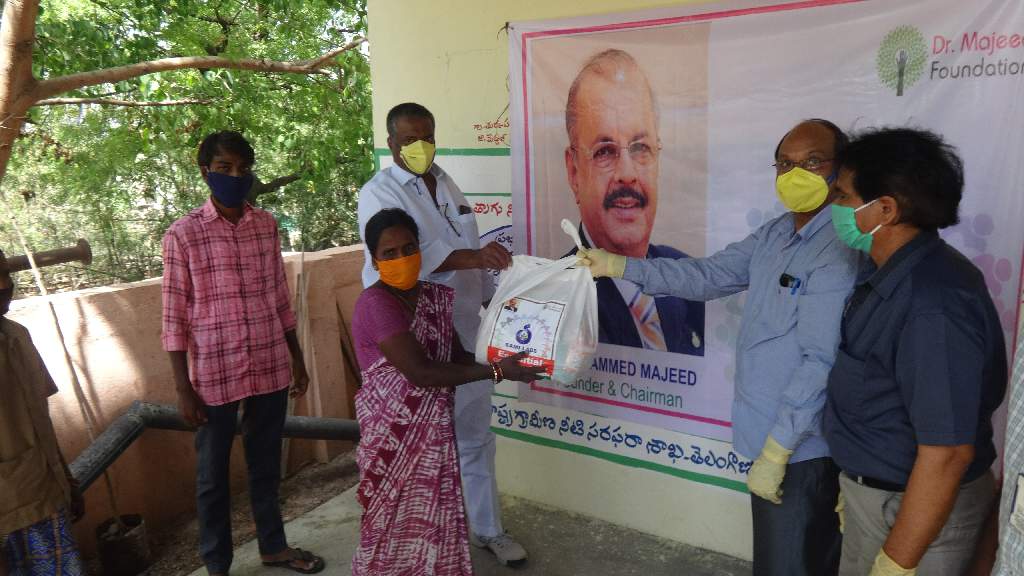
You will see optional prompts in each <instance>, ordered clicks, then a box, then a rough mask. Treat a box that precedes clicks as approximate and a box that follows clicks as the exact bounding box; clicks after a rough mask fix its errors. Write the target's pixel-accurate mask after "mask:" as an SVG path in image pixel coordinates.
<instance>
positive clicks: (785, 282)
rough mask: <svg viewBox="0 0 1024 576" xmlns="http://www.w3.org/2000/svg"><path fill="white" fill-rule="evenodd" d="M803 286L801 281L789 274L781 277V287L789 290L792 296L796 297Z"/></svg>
mask: <svg viewBox="0 0 1024 576" xmlns="http://www.w3.org/2000/svg"><path fill="white" fill-rule="evenodd" d="M802 284H803V281H801V280H800V279H799V278H797V277H796V276H790V275H789V274H785V273H783V274H782V276H779V286H782V287H783V288H789V295H790V296H796V294H797V292H799V290H800V286H801V285H802Z"/></svg>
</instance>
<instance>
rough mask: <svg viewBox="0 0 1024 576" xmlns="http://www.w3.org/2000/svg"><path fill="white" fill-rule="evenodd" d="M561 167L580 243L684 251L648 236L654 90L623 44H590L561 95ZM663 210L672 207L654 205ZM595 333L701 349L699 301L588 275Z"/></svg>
mask: <svg viewBox="0 0 1024 576" xmlns="http://www.w3.org/2000/svg"><path fill="white" fill-rule="evenodd" d="M565 130H566V137H567V138H568V144H567V146H566V147H565V150H564V160H565V173H566V178H567V182H568V184H569V187H570V189H571V191H572V197H573V199H574V201H575V204H576V206H577V207H578V211H579V216H578V221H579V227H580V237H581V238H582V240H583V242H584V245H585V246H587V247H596V248H603V249H605V250H608V251H610V252H614V253H616V254H622V255H626V256H631V257H634V258H687V257H689V256H688V255H687V254H686V253H685V252H683V251H681V250H679V249H677V248H674V247H672V246H670V245H667V244H660V243H655V242H652V237H651V236H652V232H653V229H654V223H655V219H656V217H657V214H658V200H659V194H658V190H659V168H660V160H661V151H662V141H661V138H660V134H659V132H660V130H659V111H658V103H657V100H656V97H655V93H654V91H653V89H652V86H651V83H650V81H649V80H648V78H647V75H646V73H645V72H644V70H643V68H642V67H641V65H640V64H639V63H638V62H637V60H636V59H635V58H634V57H633V56H632V55H631V54H630V53H629V52H627V51H625V50H621V49H618V48H607V49H604V50H601V51H598V52H597V53H595V54H593V55H592V56H591V57H590V58H589V59H588V60H587V61H586V62H585V63H584V64H583V66H582V67H581V68H580V70H579V72H578V73H577V74H576V76H575V78H574V79H573V82H572V84H571V85H570V87H569V90H568V94H567V97H566V104H565ZM662 217H663V218H666V219H671V218H672V215H671V214H669V215H663V216H662ZM597 291H598V301H599V330H600V333H599V339H600V341H601V342H602V343H606V344H616V345H620V346H630V347H634V348H643V349H646V350H654V351H664V352H672V353H679V354H690V355H695V356H703V354H704V303H703V302H696V301H689V300H684V299H682V298H675V297H658V298H655V297H653V296H650V295H647V294H644V293H643V292H642V291H641V290H640V288H639V287H638V286H636V285H635V284H633V283H631V282H629V281H626V280H622V279H610V278H600V279H598V280H597Z"/></svg>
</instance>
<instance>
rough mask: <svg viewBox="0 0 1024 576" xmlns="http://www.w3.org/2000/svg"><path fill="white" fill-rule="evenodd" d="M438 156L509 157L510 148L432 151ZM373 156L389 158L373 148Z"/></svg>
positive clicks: (388, 153)
mask: <svg viewBox="0 0 1024 576" xmlns="http://www.w3.org/2000/svg"><path fill="white" fill-rule="evenodd" d="M434 153H435V154H437V155H438V156H511V155H512V149H511V148H438V149H437V150H435V151H434ZM373 155H374V156H390V155H391V150H388V149H387V148H374V149H373Z"/></svg>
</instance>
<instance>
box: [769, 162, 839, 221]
mask: <svg viewBox="0 0 1024 576" xmlns="http://www.w3.org/2000/svg"><path fill="white" fill-rule="evenodd" d="M775 191H776V192H777V193H778V194H779V200H780V201H781V202H782V205H783V206H785V207H786V209H787V210H790V211H791V212H811V211H812V210H817V209H818V208H820V207H821V205H822V204H824V203H825V199H826V198H828V182H826V181H825V179H824V178H822V177H821V176H818V175H817V174H815V173H814V172H808V171H807V170H804V169H803V168H801V167H799V166H794V167H793V169H792V170H790V171H789V172H786V173H785V174H782V175H781V176H779V177H778V178H776V179H775Z"/></svg>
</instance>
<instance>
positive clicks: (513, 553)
mask: <svg viewBox="0 0 1024 576" xmlns="http://www.w3.org/2000/svg"><path fill="white" fill-rule="evenodd" d="M469 543H470V544H472V545H473V546H476V547H477V548H486V549H487V550H490V551H491V552H492V553H493V554H494V557H495V558H496V559H497V560H498V563H499V564H501V565H502V566H509V565H516V564H521V563H522V562H524V561H526V549H524V548H523V547H522V546H521V545H520V544H519V542H516V541H515V540H513V539H512V537H511V536H509V535H508V532H505V533H504V534H499V535H497V536H495V537H493V538H487V537H485V536H477V535H476V534H473V532H470V533H469Z"/></svg>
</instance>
